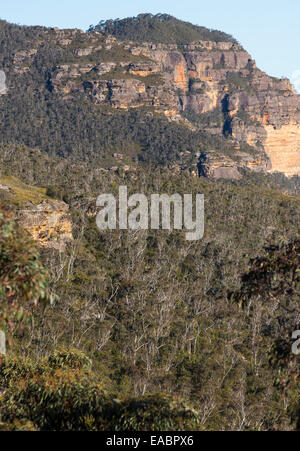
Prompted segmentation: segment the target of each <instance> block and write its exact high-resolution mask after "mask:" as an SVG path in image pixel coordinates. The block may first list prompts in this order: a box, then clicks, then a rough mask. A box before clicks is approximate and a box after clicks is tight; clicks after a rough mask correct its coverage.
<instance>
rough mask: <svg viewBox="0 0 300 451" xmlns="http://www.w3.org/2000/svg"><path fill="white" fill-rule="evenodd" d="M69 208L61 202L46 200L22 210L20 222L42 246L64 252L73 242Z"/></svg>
mask: <svg viewBox="0 0 300 451" xmlns="http://www.w3.org/2000/svg"><path fill="white" fill-rule="evenodd" d="M68 209H69V206H68V205H67V204H65V203H64V202H61V201H52V200H51V201H50V200H44V201H43V202H41V203H40V204H39V205H36V206H33V207H32V208H28V209H26V210H20V211H19V213H18V215H19V217H18V221H19V223H20V225H21V226H22V227H24V228H25V229H26V230H27V231H28V232H29V233H30V234H31V236H32V238H33V239H34V240H36V241H37V242H38V243H39V244H40V245H41V246H43V247H48V248H54V249H57V250H59V251H61V252H62V251H64V250H65V248H66V245H67V243H69V242H70V241H72V240H73V235H72V222H71V218H70V215H69V213H68Z"/></svg>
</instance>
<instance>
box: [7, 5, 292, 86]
mask: <svg viewBox="0 0 300 451" xmlns="http://www.w3.org/2000/svg"><path fill="white" fill-rule="evenodd" d="M0 1H1V3H3V4H2V5H1V10H0V17H1V19H5V20H7V21H9V22H13V23H19V24H22V25H45V26H57V27H60V28H75V27H76V28H81V29H83V30H86V29H87V28H88V27H89V25H90V24H96V23H98V22H99V21H100V20H102V19H115V18H124V17H130V16H136V15H137V14H140V13H146V12H148V13H149V12H150V13H153V14H157V13H168V14H171V15H173V16H175V17H177V18H178V19H182V20H186V21H189V22H192V23H194V24H197V25H203V26H206V27H208V28H215V29H218V30H221V31H225V32H227V33H229V34H232V35H233V36H234V37H235V38H236V39H238V41H239V42H240V43H241V44H242V45H243V46H244V47H245V48H246V50H248V51H249V53H251V55H252V57H253V58H254V59H255V60H256V62H257V65H258V67H259V68H260V69H262V70H264V71H266V72H267V73H268V74H269V75H273V76H277V77H281V76H284V77H289V78H291V79H292V81H293V82H294V84H295V85H297V88H298V90H299V91H300V53H299V46H300V45H299V44H300V0H285V1H282V0H252V1H249V2H248V1H246V2H243V1H242V0H227V1H226V0H204V1H203V0H189V1H188V2H185V1H183V0H180V1H179V0H159V1H158V0H148V1H145V0H132V1H130V0H127V1H124V0H122V1H121V0H114V1H112V2H108V1H107V0H105V1H103V0H89V1H88V2H83V1H82V0H51V2H42V1H41V0H10V1H6V2H3V0H0Z"/></svg>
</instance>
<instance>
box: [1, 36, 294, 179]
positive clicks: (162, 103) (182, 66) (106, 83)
mask: <svg viewBox="0 0 300 451" xmlns="http://www.w3.org/2000/svg"><path fill="white" fill-rule="evenodd" d="M46 42H47V45H52V46H55V48H56V49H60V50H59V51H60V63H59V64H55V65H53V66H51V69H49V70H47V73H45V74H44V77H43V79H46V80H47V81H46V82H47V87H48V89H49V90H50V91H51V92H56V93H58V94H59V95H60V96H62V98H65V99H66V100H67V99H68V100H70V99H73V98H75V97H76V96H78V95H80V96H81V99H82V98H84V99H85V100H86V101H87V102H92V103H93V104H95V107H100V108H111V109H112V111H114V110H123V111H124V110H129V109H139V108H140V109H142V108H143V109H147V111H148V112H149V113H151V114H160V115H164V116H166V117H167V118H168V119H169V120H170V121H180V122H181V123H183V124H185V125H186V126H188V127H190V128H191V129H193V128H194V129H203V130H204V131H207V132H209V133H211V134H216V135H222V136H225V137H226V139H227V140H228V142H229V143H231V145H232V148H233V149H234V152H233V154H232V155H231V156H230V157H229V156H228V155H227V156H226V158H225V159H224V158H223V160H222V158H221V159H220V154H221V157H222V149H213V151H212V152H210V153H209V155H207V158H206V165H205V166H204V167H203V168H201V167H200V173H206V174H209V173H213V172H214V167H215V166H218V167H219V164H220V161H223V164H224V167H225V168H226V167H231V166H232V167H233V166H234V167H238V166H243V167H248V168H250V169H253V170H261V171H270V172H276V171H280V172H283V173H284V174H286V175H287V176H292V175H300V96H299V95H298V94H297V93H295V91H294V89H293V86H292V85H291V83H290V82H289V80H287V79H276V78H273V77H269V76H268V75H267V74H265V73H264V72H262V71H260V70H259V69H258V68H257V67H256V64H255V61H254V60H253V58H252V57H251V56H250V55H249V54H248V53H247V52H246V51H245V50H244V49H243V47H242V46H241V45H240V44H238V43H237V42H236V41H234V40H230V39H227V40H226V41H220V40H218V41H214V40H197V41H194V42H189V43H187V44H174V43H172V44H168V43H157V42H156V43H153V42H144V43H140V42H135V41H129V40H127V41H126V40H119V39H117V38H116V37H115V36H112V35H109V34H107V33H106V32H104V31H101V30H100V31H99V30H98V31H96V30H93V31H92V32H90V33H84V32H83V31H81V30H76V29H75V30H59V29H57V28H55V29H45V30H44V31H43V38H41V37H40V36H39V39H36V40H35V41H34V40H33V41H32V42H31V45H30V46H27V47H26V48H24V49H19V50H18V51H16V52H15V53H14V57H13V72H14V74H15V75H14V76H16V77H20V80H21V79H22V77H24V76H25V75H26V74H27V75H28V74H29V73H30V72H31V70H32V68H33V67H34V65H36V61H37V58H38V57H39V55H42V54H43V52H44V51H45V49H44V48H45V43H46ZM4 69H5V68H4ZM4 71H5V70H4ZM10 77H11V75H10ZM245 145H247V146H248V148H251V149H252V150H251V152H246V154H245V150H243V149H242V148H243V147H245ZM216 151H217V153H218V158H217V159H215V158H216V157H214V155H217V153H216ZM223 156H224V155H223ZM201 161H202V160H201V159H200V161H199V163H201ZM209 161H210V162H211V163H210V166H209V168H208V166H207V165H208V164H209V163H208V162H209ZM237 162H238V163H237ZM217 172H219V173H223V174H226V173H227V174H230V173H231V171H228V170H227V171H217Z"/></svg>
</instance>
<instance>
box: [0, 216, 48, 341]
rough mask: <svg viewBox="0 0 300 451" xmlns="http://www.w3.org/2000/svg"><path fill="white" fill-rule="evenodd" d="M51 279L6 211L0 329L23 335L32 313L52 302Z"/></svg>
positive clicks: (0, 236)
mask: <svg viewBox="0 0 300 451" xmlns="http://www.w3.org/2000/svg"><path fill="white" fill-rule="evenodd" d="M48 300H49V291H48V279H47V276H46V272H45V270H44V269H43V267H42V265H41V263H40V261H39V252H38V249H37V247H36V246H34V245H33V243H32V241H31V240H30V239H29V237H28V236H27V235H26V234H25V233H24V232H23V231H22V230H20V229H19V227H18V226H17V224H16V223H15V221H13V220H12V219H11V218H10V217H9V215H8V213H7V212H5V210H3V209H2V210H0V328H1V329H2V330H4V331H5V332H9V342H10V344H11V340H12V339H11V337H12V336H13V335H14V334H15V333H16V332H21V333H22V332H23V329H24V323H25V321H26V318H27V316H28V313H29V312H30V311H32V308H33V306H37V304H38V302H39V301H46V302H47V301H48Z"/></svg>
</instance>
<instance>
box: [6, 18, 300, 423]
mask: <svg viewBox="0 0 300 451" xmlns="http://www.w3.org/2000/svg"><path fill="white" fill-rule="evenodd" d="M131 41H132V42H131ZM196 41H199V42H200V41H203V42H208V44H195V42H196ZM145 42H147V43H149V42H150V43H151V45H150V44H149V45H150V47H151V48H150V47H149V45H148V44H147V45H145V46H144V45H142V44H141V43H145ZM160 44H161V46H162V47H160ZM184 45H188V46H194V48H190V47H189V48H188V49H187V48H182V47H180V46H184ZM202 45H207V46H208V48H204V47H201V46H202ZM155 46H158V47H155ZM163 46H167V47H163ZM170 46H174V47H173V48H172V47H170ZM178 46H179V47H180V48H179V47H178ZM153 52H154V53H153ZM155 52H156V53H155ZM159 52H162V53H163V55H164V58H165V59H164V60H163V63H161V64H162V65H161V66H160V65H159V64H160V63H158V62H157V61H158V60H159V58H160V57H161V55H162V53H159ZM178 54H180V56H178ZM203 55H205V58H206V59H207V58H212V59H214V58H215V60H214V63H211V62H209V63H207V64H208V66H207V67H206V65H205V66H203V65H202V66H201V64H202V63H203V59H202V58H203ZM222 55H223V57H222ZM155 58H156V59H155ZM181 58H184V62H183V60H182V59H181ZM205 61H206V60H205ZM209 61H211V60H209ZM217 61H218V62H217ZM234 61H235V62H234ZM0 62H1V67H2V69H3V72H4V75H5V92H4V91H3V94H2V95H1V96H0V134H1V138H0V202H1V211H0V301H1V304H0V305H1V306H0V328H1V330H3V331H4V332H5V334H6V338H7V343H6V344H7V355H6V356H2V357H1V359H0V429H1V430H53V431H54V430H90V431H91V430H93V431H94V430H187V431H190V430H204V431H210V430H241V431H247V430H283V429H288V430H294V429H297V428H299V377H298V376H299V371H298V370H297V366H298V365H299V356H296V355H294V354H293V353H292V343H293V339H292V333H293V331H294V330H297V329H299V320H300V318H299V300H300V299H299V296H300V291H299V219H300V178H299V176H298V175H297V170H298V166H297V161H298V160H297V158H298V157H297V155H298V153H297V152H298V151H297V149H296V147H297V146H295V145H294V144H293V145H291V143H290V141H289V137H290V136H295V133H296V131H295V130H296V129H297V127H298V125H297V122H296V121H297V120H298V119H297V118H298V112H297V111H298V110H297V108H298V101H299V99H298V97H299V96H296V95H295V94H292V91H291V89H290V85H289V84H288V83H287V82H286V81H283V80H281V81H280V80H275V79H272V78H271V77H267V76H266V75H262V73H261V72H260V71H259V70H258V69H257V68H256V67H255V65H254V62H253V60H252V59H251V58H250V57H249V55H248V54H247V53H246V52H245V51H244V50H243V49H242V48H241V46H240V45H239V44H238V43H237V42H236V41H235V40H234V39H233V38H232V37H231V36H228V35H226V34H224V33H222V32H217V31H213V30H208V29H206V28H204V27H198V26H193V25H191V24H188V23H185V22H182V21H178V20H177V19H175V18H172V17H170V16H167V15H159V16H151V15H141V16H138V17H137V18H129V19H124V20H116V21H107V22H103V21H102V22H100V23H99V25H97V26H95V27H91V28H90V29H89V31H88V32H87V33H84V32H81V31H80V30H58V29H46V28H42V27H20V26H17V25H11V24H8V23H6V22H4V21H2V22H1V23H0ZM196 63H197V64H196ZM193 64H195V68H194V69H192V66H193ZM205 64H206V63H205ZM232 64H233V67H232V70H231V69H230V65H232ZM181 65H182V66H181ZM176 68H177V69H176ZM180 68H181V69H182V70H181V69H180ZM2 69H1V70H2ZM193 71H194V72H193ZM174 74H175V75H174ZM201 77H202V78H201ZM214 77H215V78H214ZM218 77H219V79H218V81H216V78H218ZM222 77H223V78H222ZM162 80H163V81H162ZM208 92H209V95H208V94H207V93H208ZM266 95H268V96H273V97H272V98H273V99H276V100H274V102H273V103H272V102H270V105H271V106H270V109H269V110H268V111H265V110H264V111H263V110H262V109H261V104H263V102H264V101H265V96H266ZM283 98H284V100H282V99H283ZM249 99H250V100H251V102H252V103H251V102H250V101H249ZM253 99H254V100H253ZM260 102H261V103H260ZM285 102H286V103H285ZM274 105H277V106H276V108H275V107H274ZM200 106H201V108H200ZM251 108H252V109H251ZM287 111H288V114H287ZM250 113H251V117H250ZM283 118H284V120H286V121H287V122H288V124H287V123H285V124H284V125H283V124H282V121H283ZM286 127H288V130H287V129H286ZM280 130H281V133H282V134H281V135H280V136H279V135H276V133H277V132H278V131H280ZM270 136H271V138H270ZM250 138H251V139H250ZM270 140H271V141H270ZM270 142H271V143H270ZM281 142H283V143H284V146H285V147H283V148H282V154H280V158H281V159H280V164H282V162H284V164H285V162H286V166H284V168H283V169H284V170H282V171H276V170H274V166H273V167H272V164H279V163H278V160H276V158H277V156H278V153H277V150H278V147H280V146H281V144H280V143H281ZM270 148H271V149H272V151H274V149H275V151H274V153H273V154H272V155H271V154H270V153H269V154H268V151H269V150H268V149H270ZM270 155H271V156H270ZM274 155H275V157H274ZM274 158H275V160H274ZM274 161H275V163H274ZM295 168H296V169H295ZM286 174H288V175H289V177H287V176H286ZM121 185H122V186H124V185H126V186H127V187H128V194H129V195H130V194H133V193H144V194H146V195H147V196H150V195H151V194H152V193H166V194H170V195H171V194H174V193H179V194H182V195H183V194H185V193H193V194H197V193H201V194H204V198H205V231H204V236H203V239H201V240H199V241H191V242H189V241H186V239H185V233H184V231H178V230H177V231H174V230H172V231H168V230H137V231H131V230H123V231H120V230H105V231H100V230H99V229H98V228H97V226H96V215H97V212H98V209H97V207H96V199H97V197H98V196H99V194H101V193H112V194H114V195H115V196H117V195H118V189H119V186H121ZM24 217H25V218H26V221H24ZM24 228H25V229H26V230H24ZM66 238H67V239H66ZM60 239H61V240H62V241H63V243H62V244H61V243H60ZM60 244H61V245H60ZM16 381H17V382H18V383H16Z"/></svg>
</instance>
